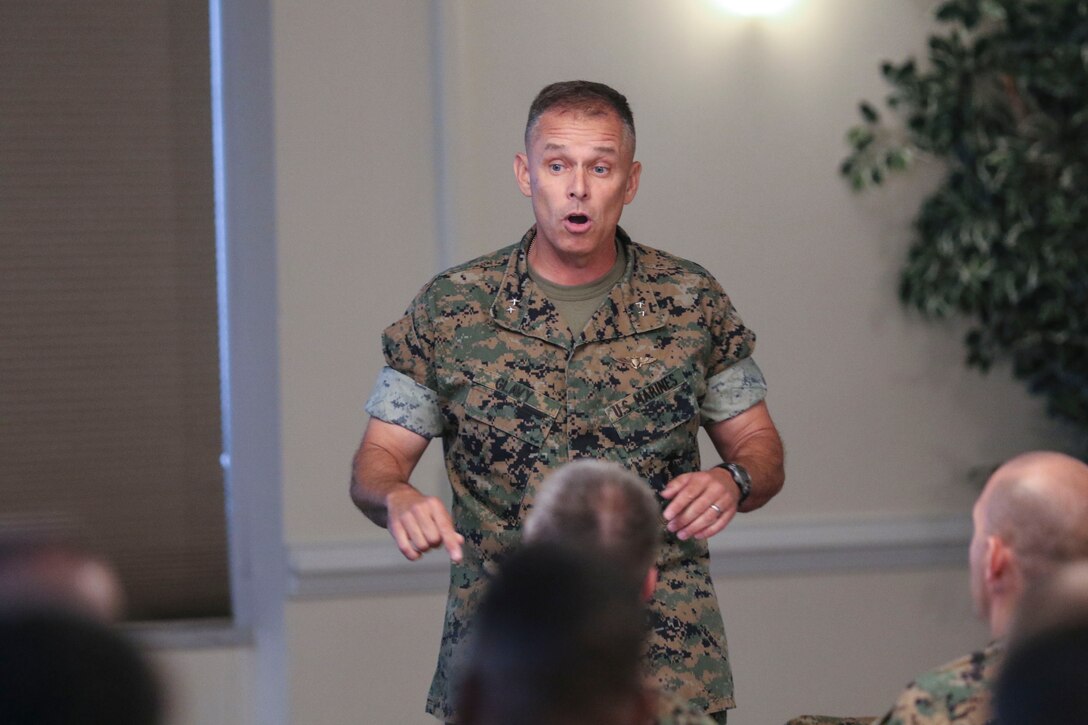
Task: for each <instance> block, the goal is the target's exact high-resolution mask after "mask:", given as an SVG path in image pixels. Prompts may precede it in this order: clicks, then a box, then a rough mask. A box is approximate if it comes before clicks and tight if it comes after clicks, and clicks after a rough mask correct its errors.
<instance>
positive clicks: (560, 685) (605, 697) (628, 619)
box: [457, 544, 646, 725]
mask: <svg viewBox="0 0 1088 725" xmlns="http://www.w3.org/2000/svg"><path fill="white" fill-rule="evenodd" d="M645 635H646V620H645V617H644V611H643V609H642V607H641V606H640V605H639V603H638V601H637V596H635V593H634V592H633V591H632V590H631V589H630V582H629V581H628V579H627V578H626V577H623V576H620V575H618V574H617V573H616V572H615V570H614V567H611V566H609V565H608V564H607V563H606V562H604V561H602V560H600V559H598V558H596V557H594V556H592V555H591V554H579V553H576V552H574V551H572V550H570V549H569V548H566V547H562V546H553V545H549V544H535V545H533V544H529V545H526V546H525V547H523V548H522V549H521V550H520V551H518V552H516V553H514V554H513V555H511V556H510V557H509V558H508V559H507V560H506V561H505V562H504V564H503V566H502V568H501V570H500V571H499V574H498V576H497V577H496V578H495V579H494V580H493V581H492V583H491V585H490V587H489V589H488V591H487V593H486V595H485V597H484V600H483V602H482V603H481V606H480V607H479V609H478V610H477V613H476V618H475V619H474V632H473V645H472V652H471V655H470V658H469V661H468V662H467V663H466V667H465V670H464V672H465V677H464V679H463V681H462V683H461V688H460V691H459V695H458V708H457V710H458V717H459V720H460V722H462V723H465V725H500V724H501V725H505V724H507V723H514V722H516V723H520V724H521V725H556V724H558V723H564V724H568V725H576V724H580V723H595V724H599V725H611V724H616V725H621V724H626V723H631V722H635V721H637V720H636V718H637V717H640V716H641V715H643V714H644V708H645V699H644V691H643V689H642V670H641V661H642V656H641V655H642V647H643V641H644V638H645Z"/></svg>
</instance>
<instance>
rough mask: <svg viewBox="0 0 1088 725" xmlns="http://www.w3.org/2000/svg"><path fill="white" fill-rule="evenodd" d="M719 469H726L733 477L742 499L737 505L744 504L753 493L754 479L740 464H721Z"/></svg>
mask: <svg viewBox="0 0 1088 725" xmlns="http://www.w3.org/2000/svg"><path fill="white" fill-rule="evenodd" d="M717 467H718V468H724V469H725V470H727V471H729V474H730V475H731V476H733V480H734V481H736V482H737V488H739V489H740V499H739V500H738V501H737V503H738V504H742V503H744V499H746V498H748V496H749V495H751V493H752V477H751V476H749V475H748V471H747V470H746V469H745V468H744V466H742V465H740V464H739V463H719V464H718V466H717Z"/></svg>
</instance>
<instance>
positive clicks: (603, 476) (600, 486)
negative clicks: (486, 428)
mask: <svg viewBox="0 0 1088 725" xmlns="http://www.w3.org/2000/svg"><path fill="white" fill-rule="evenodd" d="M664 525H665V524H664V521H663V520H662V518H661V507H660V505H659V504H658V502H657V499H656V498H655V496H654V494H653V493H652V492H651V491H650V484H648V483H646V481H644V480H642V479H641V478H639V477H638V476H637V475H635V474H634V473H631V472H630V471H628V470H627V469H626V468H624V467H623V466H621V465H619V464H618V463H612V462H610V461H596V460H590V459H582V460H578V461H574V462H572V463H567V464H565V465H563V466H560V467H559V468H557V469H556V470H555V471H554V472H553V473H551V474H550V475H549V476H548V477H547V478H546V479H545V480H544V482H543V483H542V484H541V485H540V492H539V493H538V494H537V497H536V501H535V503H534V505H533V508H532V510H531V511H530V512H529V516H528V518H527V519H526V521H525V530H524V540H525V541H526V543H537V542H550V543H553V544H563V545H564V546H568V547H570V548H573V549H576V550H578V551H586V552H591V553H593V554H595V555H597V556H601V557H604V558H607V559H609V560H610V561H612V562H613V563H614V564H615V565H616V566H617V567H619V568H620V569H621V570H622V571H623V572H624V573H625V574H626V575H628V576H630V577H631V578H632V579H633V580H635V581H637V582H638V583H639V585H640V586H641V587H642V594H643V598H644V599H648V598H649V597H650V595H652V594H653V590H654V585H655V584H656V583H657V568H656V566H655V563H656V561H657V549H658V547H659V546H660V544H661V532H662V531H663V530H664Z"/></svg>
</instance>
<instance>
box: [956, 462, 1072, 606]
mask: <svg viewBox="0 0 1088 725" xmlns="http://www.w3.org/2000/svg"><path fill="white" fill-rule="evenodd" d="M978 507H979V509H980V511H979V513H980V514H981V515H980V517H979V518H980V521H981V524H982V526H983V527H984V529H985V533H986V534H987V535H990V536H996V537H998V538H1000V539H1001V540H1002V541H1003V542H1004V543H1005V544H1006V545H1008V546H1009V547H1010V548H1011V549H1012V551H1013V552H1014V553H1015V555H1016V557H1017V559H1018V560H1019V564H1020V567H1021V569H1022V572H1023V576H1024V579H1025V584H1027V585H1031V584H1032V583H1033V582H1035V581H1037V580H1038V579H1039V578H1040V577H1041V576H1044V575H1046V574H1047V573H1048V572H1049V571H1050V570H1052V569H1053V568H1054V566H1055V565H1057V564H1061V563H1063V562H1067V561H1072V560H1075V559H1079V558H1084V557H1088V465H1086V464H1085V463H1083V462H1081V461H1078V460H1077V459H1075V458H1072V457H1071V456H1067V455H1065V454H1062V453H1052V452H1032V453H1025V454H1023V455H1020V456H1017V457H1016V458H1013V459H1012V460H1010V461H1009V462H1007V463H1005V464H1004V465H1002V466H1001V467H1000V468H998V469H997V471H995V472H994V474H993V475H992V476H991V477H990V480H989V481H988V482H987V483H986V488H985V489H984V490H983V492H982V495H981V496H980V497H979V501H978Z"/></svg>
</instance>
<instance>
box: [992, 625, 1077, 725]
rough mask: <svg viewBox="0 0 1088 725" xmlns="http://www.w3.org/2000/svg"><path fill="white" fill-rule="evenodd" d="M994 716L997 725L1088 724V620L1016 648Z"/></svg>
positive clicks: (1000, 686)
mask: <svg viewBox="0 0 1088 725" xmlns="http://www.w3.org/2000/svg"><path fill="white" fill-rule="evenodd" d="M994 712H995V717H996V720H995V722H996V723H998V725H1084V723H1086V722H1088V618H1084V619H1082V621H1081V622H1079V623H1070V624H1068V625H1065V626H1059V627H1054V628H1051V629H1049V630H1044V631H1041V632H1039V633H1037V634H1035V635H1033V636H1031V637H1028V638H1027V639H1025V640H1023V641H1022V642H1019V643H1017V644H1016V645H1015V646H1013V647H1012V649H1010V651H1009V654H1008V656H1007V657H1006V660H1005V663H1004V665H1003V666H1002V669H1001V674H1000V675H999V676H998V681H997V684H996V685H995V686H994Z"/></svg>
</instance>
